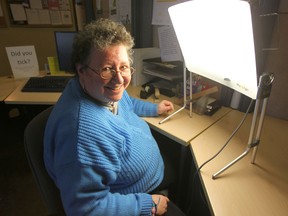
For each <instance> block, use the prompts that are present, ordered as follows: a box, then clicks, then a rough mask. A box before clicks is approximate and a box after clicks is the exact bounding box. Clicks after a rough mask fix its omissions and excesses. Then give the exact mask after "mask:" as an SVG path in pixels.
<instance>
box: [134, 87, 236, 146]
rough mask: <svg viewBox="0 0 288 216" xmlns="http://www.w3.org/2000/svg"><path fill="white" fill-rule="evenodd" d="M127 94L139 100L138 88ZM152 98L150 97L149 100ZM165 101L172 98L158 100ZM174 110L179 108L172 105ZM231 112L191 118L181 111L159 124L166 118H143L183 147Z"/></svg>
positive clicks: (187, 112)
mask: <svg viewBox="0 0 288 216" xmlns="http://www.w3.org/2000/svg"><path fill="white" fill-rule="evenodd" d="M128 92H129V94H130V95H131V96H133V97H135V98H139V97H140V96H139V95H140V93H139V92H140V88H139V87H138V88H137V87H131V86H130V87H129V88H128ZM151 98H153V97H150V98H149V100H150V101H152V100H153V99H151ZM163 99H167V100H170V101H172V102H174V101H173V98H168V97H165V96H163V95H161V97H160V100H163ZM174 108H175V110H178V109H179V108H180V107H179V106H177V105H174ZM230 111H231V109H230V108H227V107H221V108H220V109H219V110H218V111H217V112H216V113H215V114H214V115H212V116H206V115H198V114H196V113H193V114H192V117H191V118H190V116H189V111H188V110H183V111H181V112H179V113H177V114H176V115H174V116H173V117H172V118H171V119H169V120H168V121H166V122H164V123H162V124H159V121H161V120H162V119H164V118H165V117H166V116H160V117H157V118H151V117H145V118H143V119H144V120H145V121H146V122H147V123H148V124H149V126H150V127H151V128H152V129H154V130H155V131H157V132H159V133H161V134H163V135H164V136H167V137H168V138H170V139H172V140H174V141H176V142H177V143H180V144H182V145H184V146H189V144H190V141H191V140H192V139H193V138H195V137H197V136H198V135H199V134H201V133H202V132H203V131H205V130H206V129H207V128H209V127H210V126H211V125H213V124H214V123H215V122H217V121H218V120H219V119H221V118H222V117H223V116H225V115H226V114H227V113H229V112H230Z"/></svg>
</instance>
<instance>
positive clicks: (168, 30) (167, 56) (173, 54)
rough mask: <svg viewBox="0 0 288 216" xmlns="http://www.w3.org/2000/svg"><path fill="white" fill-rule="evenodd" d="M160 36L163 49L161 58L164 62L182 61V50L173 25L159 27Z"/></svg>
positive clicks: (160, 44)
mask: <svg viewBox="0 0 288 216" xmlns="http://www.w3.org/2000/svg"><path fill="white" fill-rule="evenodd" d="M158 37H159V46H160V49H161V60H162V61H164V62H168V61H181V60H182V55H181V50H180V46H179V43H178V40H177V37H176V34H175V31H174V29H173V27H172V26H162V27H159V28H158Z"/></svg>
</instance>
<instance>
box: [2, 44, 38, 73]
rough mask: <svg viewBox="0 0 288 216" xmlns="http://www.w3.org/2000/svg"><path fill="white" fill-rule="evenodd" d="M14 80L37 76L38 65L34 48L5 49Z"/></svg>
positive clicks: (17, 47)
mask: <svg viewBox="0 0 288 216" xmlns="http://www.w3.org/2000/svg"><path fill="white" fill-rule="evenodd" d="M6 52H7V55H8V59H9V62H10V65H11V69H12V72H13V75H14V78H15V79H19V78H26V77H31V76H38V75H39V65H38V60H37V56H36V52H35V48H34V46H16V47H6Z"/></svg>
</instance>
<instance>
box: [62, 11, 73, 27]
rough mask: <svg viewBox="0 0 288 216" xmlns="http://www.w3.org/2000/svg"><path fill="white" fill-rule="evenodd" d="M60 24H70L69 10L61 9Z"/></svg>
mask: <svg viewBox="0 0 288 216" xmlns="http://www.w3.org/2000/svg"><path fill="white" fill-rule="evenodd" d="M60 13H61V19H62V24H64V25H65V24H66V25H70V24H72V18H71V12H70V11H61V12H60Z"/></svg>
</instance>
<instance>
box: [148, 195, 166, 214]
mask: <svg viewBox="0 0 288 216" xmlns="http://www.w3.org/2000/svg"><path fill="white" fill-rule="evenodd" d="M152 200H153V202H154V203H155V204H156V205H157V209H155V208H153V209H152V215H164V214H165V213H166V211H167V207H168V202H169V198H168V197H166V196H163V195H160V194H153V195H152Z"/></svg>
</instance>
